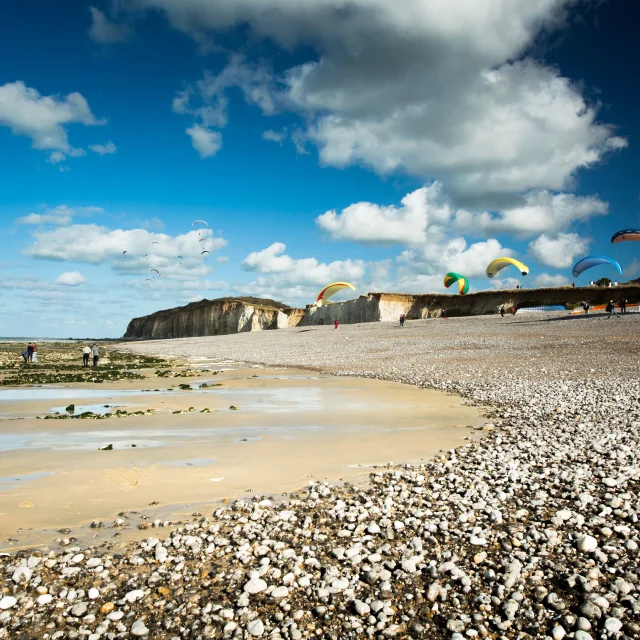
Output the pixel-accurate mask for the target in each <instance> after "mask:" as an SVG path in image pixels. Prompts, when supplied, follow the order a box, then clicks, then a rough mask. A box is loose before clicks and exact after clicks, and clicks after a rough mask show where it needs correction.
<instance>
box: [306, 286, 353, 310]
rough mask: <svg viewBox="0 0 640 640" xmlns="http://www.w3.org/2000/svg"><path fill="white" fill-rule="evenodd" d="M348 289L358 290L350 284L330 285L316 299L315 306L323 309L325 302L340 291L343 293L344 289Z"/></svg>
mask: <svg viewBox="0 0 640 640" xmlns="http://www.w3.org/2000/svg"><path fill="white" fill-rule="evenodd" d="M347 288H348V289H352V290H353V291H355V290H356V288H355V287H354V286H353V285H352V284H349V283H348V282H333V283H331V284H328V285H327V286H326V287H325V288H324V289H323V290H322V291H321V292H320V293H319V294H318V297H317V298H316V301H315V303H314V304H315V306H316V307H321V306H322V304H323V302H326V301H327V300H328V299H329V298H330V297H331V296H333V295H335V294H336V293H338V291H341V290H342V289H347Z"/></svg>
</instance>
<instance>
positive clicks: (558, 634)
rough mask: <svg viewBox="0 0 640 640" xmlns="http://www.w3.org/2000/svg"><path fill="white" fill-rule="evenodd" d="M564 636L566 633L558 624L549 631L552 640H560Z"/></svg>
mask: <svg viewBox="0 0 640 640" xmlns="http://www.w3.org/2000/svg"><path fill="white" fill-rule="evenodd" d="M566 635H567V632H566V631H565V630H564V628H563V627H562V626H561V625H559V624H558V625H556V626H555V627H553V629H552V630H551V637H552V638H553V640H562V639H563V638H564V637H565V636H566Z"/></svg>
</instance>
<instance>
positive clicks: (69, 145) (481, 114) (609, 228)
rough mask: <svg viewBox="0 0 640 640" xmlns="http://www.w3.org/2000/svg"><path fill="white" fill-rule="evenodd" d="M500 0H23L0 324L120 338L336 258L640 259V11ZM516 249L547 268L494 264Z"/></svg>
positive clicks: (5, 14) (420, 266)
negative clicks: (628, 236)
mask: <svg viewBox="0 0 640 640" xmlns="http://www.w3.org/2000/svg"><path fill="white" fill-rule="evenodd" d="M23 4H24V3H23ZM503 5H504V3H503V2H501V1H500V0H474V1H473V2H470V1H469V0H451V1H450V2H448V3H446V5H442V3H437V2H435V1H434V0H404V1H403V2H396V3H389V2H388V1H386V0H384V1H383V0H349V1H348V2H346V3H345V2H342V1H341V2H338V0H317V1H316V2H314V3H312V4H307V3H301V2H299V0H264V1H263V2H261V3H256V2H254V1H253V0H237V1H236V2H234V3H231V4H230V3H228V2H226V1H223V0H209V1H207V2H204V1H203V0H121V1H120V2H115V1H114V2H99V3H98V2H96V3H94V4H91V3H86V4H85V3H82V2H75V3H62V4H60V3H50V2H45V1H44V0H36V1H35V2H31V3H28V7H26V6H20V4H19V3H18V4H17V3H13V4H12V5H11V6H7V7H4V8H3V9H2V14H1V15H2V19H1V20H0V60H2V63H0V157H1V158H2V167H1V171H0V189H1V193H2V198H1V200H0V217H1V219H2V221H3V229H4V231H5V233H4V234H3V237H2V241H1V246H2V255H1V256H0V297H1V298H2V302H3V304H2V308H1V311H0V335H34V336H36V335H38V336H41V335H50V336H60V337H67V336H101V337H107V336H114V337H115V336H119V335H122V333H123V332H124V330H125V328H126V324H127V322H128V320H129V319H130V318H132V317H134V316H139V315H143V314H146V313H149V312H152V311H155V310H158V309H163V308H168V307H172V306H177V305H181V304H186V303H187V302H188V301H191V300H198V299H201V298H203V297H205V298H215V297H220V296H223V295H259V296H268V297H274V298H277V299H280V300H283V301H284V302H287V303H289V304H292V305H300V306H302V305H304V304H305V303H309V302H312V301H313V299H314V298H315V295H316V293H317V292H318V291H319V290H320V289H321V288H322V286H323V285H325V284H327V283H328V282H330V281H333V280H348V281H350V282H353V283H354V285H355V286H356V287H357V292H358V294H362V293H366V292H367V291H380V290H385V291H403V292H415V293H419V292H427V291H443V290H444V289H443V285H442V279H443V276H444V274H445V273H446V272H447V271H449V270H455V271H459V272H460V273H463V274H464V275H466V276H468V277H469V279H470V281H471V285H472V289H474V290H479V289H483V288H488V287H506V286H511V285H513V284H515V283H516V282H518V283H519V282H521V281H522V282H523V283H524V284H525V285H526V286H528V287H532V286H542V285H553V284H563V283H566V282H570V281H571V266H572V265H573V263H574V262H575V261H577V260H578V259H579V258H581V257H583V256H585V255H589V254H606V255H610V256H612V257H614V258H616V259H617V260H619V261H620V263H621V264H622V266H623V268H624V269H625V272H624V275H623V277H622V278H621V280H626V279H629V278H631V277H638V275H640V263H639V262H638V260H637V259H636V256H637V252H638V249H637V245H634V244H633V243H627V244H625V245H616V246H615V247H612V246H611V245H610V242H609V239H610V237H611V235H612V233H613V232H614V231H616V230H618V229H620V228H623V227H638V226H640V216H639V213H640V200H639V189H638V186H637V179H636V178H637V175H638V169H639V168H640V167H639V158H640V156H639V155H638V154H639V152H638V150H637V144H638V142H637V141H638V138H639V136H638V131H637V129H638V128H639V127H640V124H638V121H637V117H636V114H637V102H638V97H639V96H640V88H639V86H638V80H637V77H636V76H637V74H633V73H630V72H629V65H630V63H631V61H632V60H635V59H636V58H638V53H639V51H638V49H640V45H638V44H636V42H637V38H635V34H634V33H632V29H633V28H634V26H633V25H635V24H637V19H638V17H639V15H638V13H639V12H638V9H637V8H635V7H633V6H631V3H625V2H623V0H545V2H539V3H531V2H530V1H529V0H513V1H512V2H510V3H508V6H507V7H505V6H503ZM196 219H205V220H206V221H207V222H208V224H209V228H208V229H205V230H200V231H198V230H196V229H195V228H192V221H194V220H196ZM197 226H199V227H202V225H197ZM152 242H157V243H158V244H154V245H152V244H151V243H152ZM203 247H205V248H206V249H207V250H210V251H211V254H210V255H207V254H204V256H206V259H205V257H204V256H201V255H200V250H201V249H202V248H203ZM123 251H127V253H126V254H123V253H122V252H123ZM147 254H148V255H147ZM183 254H184V255H183ZM179 255H183V258H182V259H179V258H178V256H179ZM503 255H511V256H513V257H517V258H519V259H521V260H523V261H524V262H526V263H527V264H528V265H529V266H530V268H531V273H530V275H529V276H528V277H527V278H526V279H520V280H518V279H517V278H514V276H517V275H518V274H517V272H515V271H513V272H511V273H510V272H509V271H505V272H503V273H504V278H503V279H502V280H494V281H489V280H488V279H487V278H486V276H484V275H483V274H484V269H485V267H486V265H487V264H488V262H489V261H490V260H492V259H493V258H496V257H500V256H503ZM152 268H157V269H158V271H160V274H161V275H160V277H157V276H153V274H152V272H151V271H150V269H152ZM602 275H612V274H611V273H610V272H609V271H607V269H606V268H602V269H594V270H593V271H591V272H589V273H587V274H584V275H583V276H581V278H580V279H579V280H578V281H577V282H578V283H582V282H583V281H585V282H588V280H590V279H592V278H596V277H600V276H602ZM149 277H151V280H147V278H149Z"/></svg>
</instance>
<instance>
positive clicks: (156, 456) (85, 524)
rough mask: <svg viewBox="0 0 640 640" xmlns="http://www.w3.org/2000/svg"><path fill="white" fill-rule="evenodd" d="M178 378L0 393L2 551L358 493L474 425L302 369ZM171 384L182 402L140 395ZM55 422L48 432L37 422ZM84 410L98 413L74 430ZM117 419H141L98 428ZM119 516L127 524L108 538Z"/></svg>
mask: <svg viewBox="0 0 640 640" xmlns="http://www.w3.org/2000/svg"><path fill="white" fill-rule="evenodd" d="M191 366H193V365H191ZM185 367H188V365H185V363H182V362H176V363H174V364H173V366H172V368H170V369H168V370H169V371H172V372H173V374H172V375H174V376H175V375H178V374H180V375H179V376H178V377H177V378H176V377H166V376H165V377H163V378H161V379H158V378H153V377H152V378H149V377H146V378H144V379H142V380H125V381H120V382H116V383H111V384H109V385H108V386H107V385H104V384H103V385H100V386H99V388H96V386H95V385H93V386H92V385H87V384H86V383H84V384H83V383H74V384H70V385H65V386H57V387H52V386H41V387H26V388H20V387H14V388H11V387H9V388H7V387H0V409H2V414H1V417H0V430H1V432H2V438H1V440H0V456H1V457H2V460H3V472H2V476H3V477H0V514H1V515H2V521H0V537H1V538H2V540H3V542H2V543H0V551H12V550H13V549H15V548H17V547H25V546H26V545H28V544H29V543H31V545H32V546H33V545H43V544H46V543H49V542H51V541H52V540H54V539H56V538H58V539H59V535H57V533H56V532H57V531H58V530H60V529H64V530H68V533H67V535H66V537H70V536H73V537H75V538H76V539H78V540H79V541H80V542H81V543H83V544H96V543H98V542H109V541H110V536H113V534H114V533H117V534H118V535H119V540H118V542H125V541H127V540H139V539H140V538H141V537H142V536H143V535H144V533H143V532H142V531H141V530H139V529H138V528H142V527H145V526H147V525H148V524H149V523H150V522H153V521H157V520H158V519H160V520H161V521H162V522H163V523H164V522H176V521H180V520H184V513H187V515H190V514H191V513H192V512H193V511H194V507H197V509H196V510H198V511H210V510H212V509H215V508H216V507H217V506H219V505H220V504H221V502H220V501H221V500H229V499H232V498H239V497H242V496H246V495H247V493H248V492H249V493H250V492H253V491H260V492H262V493H266V494H268V495H270V496H278V495H280V494H282V493H283V492H290V491H295V490H299V489H300V488H302V487H303V486H304V484H305V482H306V481H308V480H309V479H310V478H315V479H322V480H328V481H330V482H331V483H332V484H334V483H338V482H339V481H343V480H344V481H346V480H348V481H351V482H362V481H365V480H366V476H367V473H368V470H369V469H370V468H371V466H373V467H376V468H377V467H383V466H385V465H387V464H388V462H389V461H390V460H394V461H396V462H398V461H401V462H419V461H420V460H421V459H423V458H425V457H428V456H430V455H432V454H434V453H436V452H437V451H439V450H443V449H450V448H453V447H455V446H459V445H460V444H462V443H463V442H464V441H465V440H468V439H469V438H475V437H477V434H478V432H477V431H474V430H470V429H471V427H474V426H476V425H477V424H478V422H479V420H480V416H479V414H478V412H476V411H475V410H474V409H472V408H470V407H466V406H464V405H463V404H462V403H461V401H460V400H459V399H457V398H455V397H450V396H449V395H446V394H441V393H439V392H433V391H425V390H422V391H420V390H416V389H412V388H411V387H408V388H407V387H400V385H397V384H394V383H385V382H380V381H378V382H375V381H367V380H360V381H358V380H354V381H353V382H352V383H350V384H348V385H347V386H346V387H345V385H344V383H343V382H341V380H340V379H338V378H337V377H335V376H325V375H316V374H314V373H312V372H310V371H308V370H302V369H287V370H282V369H265V368H262V367H260V368H256V367H251V368H247V367H246V366H234V367H231V368H228V369H227V370H226V371H220V370H218V373H217V374H216V375H213V376H212V373H211V372H201V373H200V374H199V375H196V373H195V370H194V369H193V368H190V367H188V368H186V371H188V372H190V375H187V376H186V377H185V376H183V375H182V372H183V371H185ZM163 371H167V369H166V368H165V369H163ZM178 383H180V384H181V385H182V386H183V387H187V388H188V389H189V390H181V389H179V388H178V387H173V390H161V391H159V392H156V391H153V392H149V389H148V387H149V385H150V384H151V386H152V387H153V386H154V385H155V384H160V385H167V384H169V385H170V384H174V385H175V384H178ZM207 384H208V385H209V387H207V388H206V389H202V388H200V385H207ZM60 394H62V397H60V398H59V399H54V397H58V396H60ZM83 395H84V396H85V399H84V400H82V399H81V398H82V397H83ZM27 396H30V397H31V399H30V400H28V401H27V400H25V399H20V398H26V397H27ZM64 397H66V398H67V399H64V400H63V398H64ZM70 402H71V403H75V405H74V407H75V408H74V410H73V413H72V415H71V416H69V415H67V413H66V412H65V410H64V407H65V405H67V404H69V403H70ZM81 402H86V403H88V404H87V405H84V406H83V405H81V404H80V403H81ZM105 402H106V403H107V404H104V403H105ZM54 404H60V405H61V406H59V407H52V405H54ZM230 405H231V406H234V407H236V406H237V410H236V411H230V410H229V406H230ZM107 407H109V408H107ZM187 407H188V409H187ZM54 409H56V410H57V411H58V412H59V415H57V416H56V417H57V418H58V419H56V420H48V418H51V417H53V416H52V414H51V413H50V412H51V411H53V410H54ZM87 410H91V411H94V412H98V413H97V415H92V416H90V418H89V419H82V417H80V418H79V419H78V418H76V419H72V417H73V416H74V415H75V416H78V415H81V416H82V415H84V413H83V412H84V411H87ZM116 410H117V411H127V410H128V411H130V412H134V413H135V412H137V413H138V414H141V415H131V414H129V415H124V416H123V417H118V418H117V419H115V420H114V419H108V420H96V418H98V417H99V415H100V414H101V413H107V412H112V418H113V417H114V416H113V412H115V411H116ZM25 412H27V414H30V415H31V416H32V417H28V415H26V414H25ZM42 417H44V418H45V420H46V421H44V420H42V419H41V418H42ZM63 418H64V419H63ZM18 420H19V422H16V421H18ZM107 445H109V446H110V447H113V450H112V451H109V452H104V451H99V449H100V448H101V447H105V446H107ZM383 450H384V453H382V451H383ZM418 451H419V453H418ZM151 505H161V506H151ZM185 505H190V510H189V509H187V508H186V507H185ZM122 512H126V513H130V514H132V515H129V516H127V517H125V518H124V523H123V525H122V526H120V527H118V528H116V530H115V531H114V530H113V522H114V521H117V520H118V519H122V518H121V517H120V514H121V513H122ZM177 514H183V515H182V517H181V516H179V515H177ZM90 525H91V526H92V527H93V528H91V527H90Z"/></svg>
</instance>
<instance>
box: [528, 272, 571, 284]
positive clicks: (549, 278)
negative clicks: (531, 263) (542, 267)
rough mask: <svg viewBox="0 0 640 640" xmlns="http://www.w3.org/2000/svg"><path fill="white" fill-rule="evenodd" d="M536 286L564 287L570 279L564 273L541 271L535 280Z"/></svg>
mask: <svg viewBox="0 0 640 640" xmlns="http://www.w3.org/2000/svg"><path fill="white" fill-rule="evenodd" d="M533 284H534V285H535V286H536V287H562V286H564V285H567V284H569V279H568V278H567V277H565V276H563V275H562V274H559V273H556V274H550V273H541V274H540V275H539V276H537V277H536V279H535V280H534V281H533Z"/></svg>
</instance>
